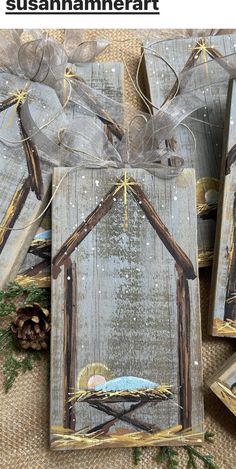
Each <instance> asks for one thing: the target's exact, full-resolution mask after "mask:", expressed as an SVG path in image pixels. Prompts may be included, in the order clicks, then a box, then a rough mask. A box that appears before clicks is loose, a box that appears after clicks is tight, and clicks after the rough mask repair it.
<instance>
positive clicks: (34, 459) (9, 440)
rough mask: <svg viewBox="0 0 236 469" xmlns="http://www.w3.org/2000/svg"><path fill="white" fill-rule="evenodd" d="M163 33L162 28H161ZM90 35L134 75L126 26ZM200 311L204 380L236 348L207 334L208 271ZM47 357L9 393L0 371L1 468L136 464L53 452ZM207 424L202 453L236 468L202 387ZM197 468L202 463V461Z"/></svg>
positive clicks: (149, 453) (229, 441)
mask: <svg viewBox="0 0 236 469" xmlns="http://www.w3.org/2000/svg"><path fill="white" fill-rule="evenodd" d="M159 33H160V31H159ZM190 33H191V32H190V31H183V30H181V31H180V30H176V31H173V30H172V31H162V36H163V37H170V36H172V37H173V36H174V35H175V36H177V35H187V34H190ZM50 34H51V35H53V36H54V37H56V38H57V39H59V40H60V41H62V40H63V35H64V32H63V31H62V30H50ZM86 34H87V37H89V38H91V37H96V36H99V37H106V38H109V39H110V40H111V41H112V45H111V47H109V48H108V50H107V51H106V52H105V53H103V55H102V56H101V58H99V60H102V61H114V60H122V52H121V49H123V50H124V51H125V58H126V61H127V65H128V67H129V70H130V73H131V75H132V76H133V77H134V76H135V71H136V67H137V63H138V60H139V56H140V45H139V43H138V41H137V40H136V39H135V37H134V33H133V32H131V31H126V30H98V31H97V32H96V31H87V33H86ZM125 100H126V103H128V104H132V105H133V106H136V107H140V106H141V102H140V99H139V98H138V97H137V94H136V92H135V91H134V89H133V87H132V86H131V83H130V81H129V79H128V76H127V74H126V77H125ZM200 285H201V310H202V329H203V347H202V352H203V366H204V382H205V383H206V382H207V380H208V379H209V378H210V377H211V375H212V374H213V373H215V372H216V371H217V369H218V368H219V367H220V366H221V365H222V364H223V363H224V362H225V360H226V359H227V358H228V357H229V356H230V355H231V354H232V353H233V352H234V351H235V345H236V341H235V340H234V339H222V338H219V339H213V338H211V337H209V336H208V335H207V332H206V325H207V314H208V297H209V290H210V271H209V270H202V271H201V274H200ZM49 380H50V378H49V357H48V356H45V357H44V358H43V360H42V361H41V362H39V364H37V365H35V367H34V369H33V371H32V372H27V373H26V374H25V375H20V376H19V377H18V379H17V381H16V382H15V384H14V386H13V388H12V390H11V391H10V392H9V393H8V394H7V395H6V394H4V392H3V390H2V389H3V387H2V373H0V393H1V400H0V468H1V469H90V468H93V469H128V468H131V467H134V466H133V452H132V449H118V450H115V449H110V450H109V449H108V450H88V451H87V450H83V451H80V452H79V451H74V452H73V451H65V452H53V451H50V450H49V446H48V429H49ZM204 396H205V428H206V429H208V430H210V431H212V432H213V433H215V439H214V444H212V445H206V447H205V448H204V452H207V451H209V452H210V453H211V454H213V455H214V458H215V461H216V462H217V463H218V465H219V467H220V468H221V469H235V468H236V455H235V441H236V440H235V436H236V425H235V424H236V420H235V418H234V417H233V415H232V414H231V413H230V412H229V411H228V410H227V408H226V407H225V406H224V405H223V404H222V403H221V402H220V401H219V399H217V398H216V397H215V396H214V394H213V393H212V392H211V391H209V390H208V389H207V386H206V385H205V386H204ZM157 451H158V450H157V449H155V448H146V449H143V451H142V456H141V462H140V464H139V466H138V467H140V469H142V468H145V469H154V468H157V467H159V468H161V466H160V465H157V463H156V461H155V455H156V454H157ZM185 462H186V456H185V452H184V451H183V450H180V464H179V467H180V468H185V467H186V465H185ZM199 468H203V465H201V464H199Z"/></svg>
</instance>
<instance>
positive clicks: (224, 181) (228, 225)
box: [210, 80, 236, 337]
mask: <svg viewBox="0 0 236 469" xmlns="http://www.w3.org/2000/svg"><path fill="white" fill-rule="evenodd" d="M235 145H236V80H233V81H232V82H231V85H230V89H229V96H228V111H227V120H226V128H225V148H224V152H223V161H222V170H221V197H220V201H219V209H218V220H217V234H216V244H215V255H214V263H213V275H212V285H211V302H210V332H211V333H212V334H213V335H221V336H222V335H225V336H229V337H236V322H235V324H234V325H233V324H232V325H231V326H228V327H227V326H226V321H227V320H234V321H236V315H235V299H232V297H234V296H235V291H234V290H235V289H234V285H233V283H234V280H233V279H235V255H236V253H235V250H234V245H235V233H234V229H235V214H234V211H235V209H234V207H235V193H236V166H235V156H233V155H234V154H235V148H234V147H235ZM230 155H231V156H230ZM232 156H233V158H232ZM230 278H231V279H232V280H231V285H229V282H230ZM230 298H231V300H230Z"/></svg>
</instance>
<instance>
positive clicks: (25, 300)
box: [0, 282, 50, 317]
mask: <svg viewBox="0 0 236 469" xmlns="http://www.w3.org/2000/svg"><path fill="white" fill-rule="evenodd" d="M32 303H39V304H40V305H41V306H42V307H43V308H48V307H49V305H50V294H49V290H48V289H46V288H38V287H36V286H35V285H33V284H30V285H27V286H26V287H23V286H21V285H19V284H18V283H15V282H12V283H9V284H8V286H7V287H6V288H5V289H4V290H0V317H6V316H9V315H10V314H11V313H13V312H14V311H15V310H16V308H17V307H19V306H24V305H26V304H32Z"/></svg>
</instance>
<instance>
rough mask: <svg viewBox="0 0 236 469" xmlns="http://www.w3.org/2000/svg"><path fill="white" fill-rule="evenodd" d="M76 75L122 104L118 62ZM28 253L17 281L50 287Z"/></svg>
mask: <svg viewBox="0 0 236 469" xmlns="http://www.w3.org/2000/svg"><path fill="white" fill-rule="evenodd" d="M77 73H78V74H79V75H80V76H81V77H82V78H83V80H85V82H86V83H87V84H88V85H89V86H91V88H93V89H95V90H96V91H99V92H101V93H103V94H104V95H105V96H108V97H109V98H112V99H114V100H116V101H118V102H122V100H123V91H124V90H123V86H124V70H123V64H121V63H118V62H108V63H92V64H81V65H80V66H79V67H78V68H77ZM65 114H66V116H67V118H68V120H70V121H71V119H72V120H73V119H76V118H77V117H79V116H80V115H81V109H79V108H78V106H77V105H75V104H73V103H70V104H69V105H68V106H67V107H66V110H65ZM91 119H92V117H91ZM94 120H95V122H96V124H99V125H102V123H101V121H100V120H99V119H97V118H94ZM114 143H115V142H114ZM46 219H48V221H49V216H48V215H46V217H44V219H43V220H42V226H44V222H45V220H46ZM30 251H31V252H28V253H27V255H26V257H25V259H24V262H23V264H22V266H21V268H20V270H19V275H18V277H17V281H18V282H20V283H23V284H27V283H28V282H32V281H33V282H34V283H35V284H36V285H37V286H39V287H49V286H50V285H51V277H50V268H49V267H48V266H47V265H43V264H41V266H40V265H39V264H40V263H41V262H42V258H41V257H39V256H36V255H33V254H32V249H30ZM36 266H39V268H40V271H37V267H36ZM41 267H42V270H41Z"/></svg>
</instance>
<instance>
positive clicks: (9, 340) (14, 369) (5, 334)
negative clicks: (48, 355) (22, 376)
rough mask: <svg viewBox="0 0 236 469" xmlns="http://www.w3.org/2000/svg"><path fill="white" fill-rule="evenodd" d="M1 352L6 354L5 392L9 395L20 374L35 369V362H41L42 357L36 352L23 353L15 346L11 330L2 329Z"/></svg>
mask: <svg viewBox="0 0 236 469" xmlns="http://www.w3.org/2000/svg"><path fill="white" fill-rule="evenodd" d="M0 352H4V360H3V366H2V368H3V376H4V390H5V392H6V393H7V392H8V391H9V390H10V389H11V388H12V386H13V383H14V381H15V379H16V378H17V376H18V375H19V373H20V372H22V373H25V372H26V371H30V370H32V368H33V363H34V361H35V360H40V359H41V355H40V354H39V353H38V352H36V353H35V352H34V351H29V350H27V351H24V352H21V351H20V350H18V348H17V347H16V345H15V342H14V339H13V335H12V333H11V330H10V329H0Z"/></svg>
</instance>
